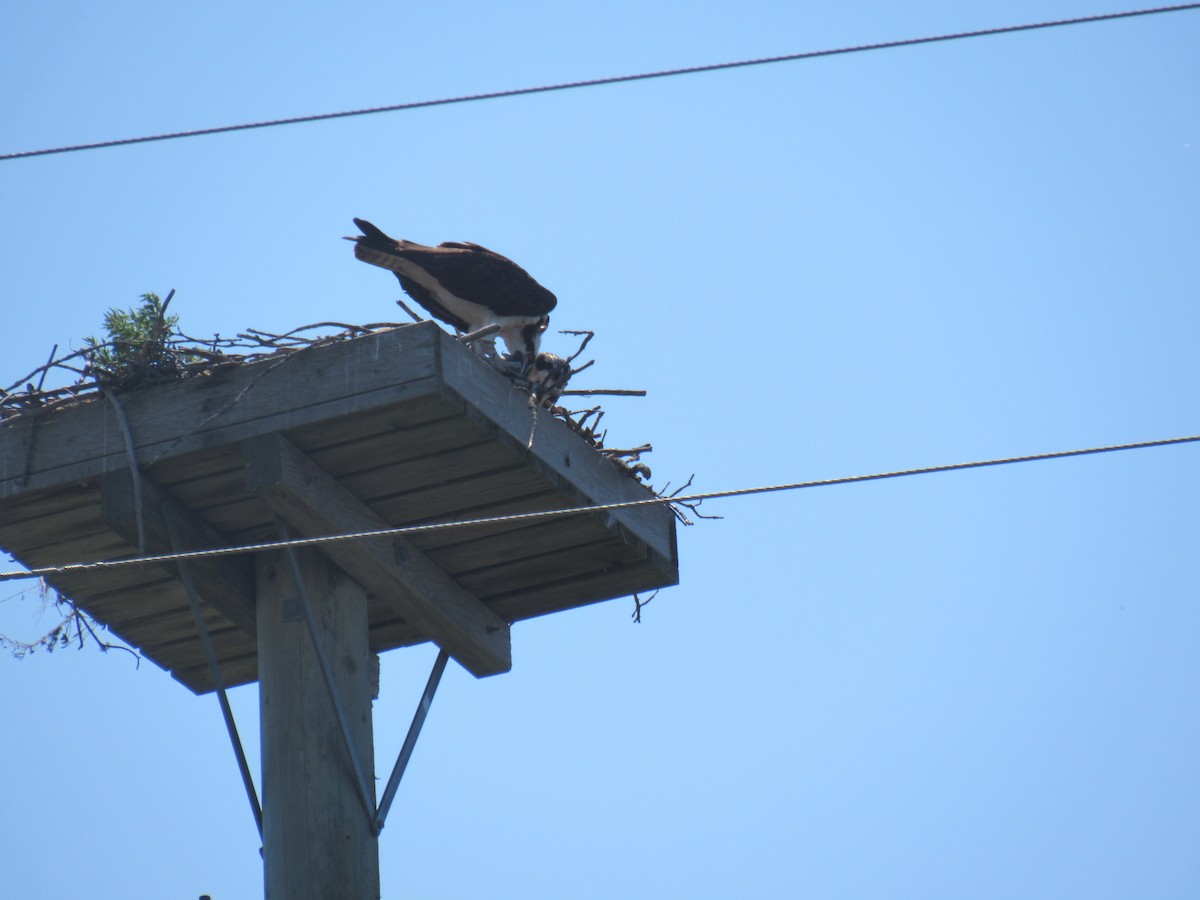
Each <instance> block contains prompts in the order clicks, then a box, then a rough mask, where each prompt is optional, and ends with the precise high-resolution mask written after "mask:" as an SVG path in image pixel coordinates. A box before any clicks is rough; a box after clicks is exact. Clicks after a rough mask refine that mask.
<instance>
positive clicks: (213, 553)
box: [0, 435, 1200, 582]
mask: <svg viewBox="0 0 1200 900" xmlns="http://www.w3.org/2000/svg"><path fill="white" fill-rule="evenodd" d="M1197 441H1200V435H1192V436H1188V437H1176V438H1165V439H1161V440H1154V441H1139V442H1137V443H1130V444H1112V445H1109V446H1105V447H1089V448H1086V449H1082V450H1057V451H1053V452H1050V453H1037V454H1033V455H1029V456H1008V457H1002V458H999V459H986V460H978V461H975V462H963V463H949V464H947V465H940V466H925V467H922V468H918V469H901V470H897V471H893V472H877V473H873V474H869V475H849V476H845V477H842V478H824V479H820V480H817V481H796V482H789V483H786V484H773V485H764V486H759V487H748V488H734V489H731V490H724V491H705V492H702V493H696V494H687V495H683V496H677V495H667V496H656V497H649V498H646V499H644V500H623V501H619V502H616V503H597V504H592V505H588V506H571V507H566V508H563V509H550V510H541V511H539V512H527V513H513V514H510V515H504V516H488V517H484V518H478V519H460V520H452V521H449V522H433V523H428V524H424V525H403V526H398V527H395V528H382V529H377V530H372V531H356V532H345V533H342V534H330V535H320V536H317V537H305V538H293V539H290V540H280V541H267V542H263V543H257V544H241V545H237V546H230V547H215V548H210V549H207V550H187V551H181V552H177V553H162V554H156V555H152V556H133V557H124V558H121V559H109V560H99V561H96V562H86V563H68V564H65V565H58V566H39V567H37V568H32V569H26V570H20V571H9V572H0V582H2V581H13V580H17V579H22V578H43V577H45V576H47V575H68V574H76V573H81V572H91V571H99V570H111V569H118V568H125V567H128V566H140V565H149V564H156V563H165V562H178V561H181V560H182V561H189V560H197V559H212V558H215V557H220V556H234V555H237V554H243V553H261V552H266V551H271V550H280V549H285V548H299V547H316V546H321V545H322V544H330V543H334V542H337V541H353V540H367V539H371V538H384V537H410V536H412V535H415V534H427V533H429V532H433V531H445V530H448V529H455V528H462V529H466V528H473V527H478V526H482V525H498V524H504V523H508V522H529V521H534V520H541V519H553V518H561V517H565V516H576V515H583V514H585V513H601V512H610V511H615V510H620V509H632V508H635V507H641V506H662V505H674V504H695V503H700V502H702V501H704V500H719V499H727V498H732V497H746V496H751V495H754V494H768V493H779V492H782V491H798V490H804V489H807V488H817V487H833V486H835V485H844V484H857V483H860V482H865V481H883V480H885V479H891V478H907V477H910V476H914V475H932V474H937V473H943V472H958V471H963V470H967V469H982V468H986V467H989V466H1007V465H1013V464H1016V463H1028V462H1041V461H1045V460H1052V459H1068V458H1071V457H1077V456H1089V455H1095V454H1101V453H1116V452H1120V451H1124V450H1145V449H1149V448H1151V447H1169V446H1172V445H1176V444H1189V443H1195V442H1197Z"/></svg>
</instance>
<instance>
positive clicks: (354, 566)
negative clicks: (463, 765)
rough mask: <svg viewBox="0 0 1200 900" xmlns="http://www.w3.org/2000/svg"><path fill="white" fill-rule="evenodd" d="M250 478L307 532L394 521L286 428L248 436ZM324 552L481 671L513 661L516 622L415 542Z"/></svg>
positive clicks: (341, 545) (335, 546)
mask: <svg viewBox="0 0 1200 900" xmlns="http://www.w3.org/2000/svg"><path fill="white" fill-rule="evenodd" d="M245 450H246V482H247V486H248V487H249V488H250V490H252V491H253V492H254V493H256V494H258V495H259V496H260V497H262V498H263V500H264V501H266V503H267V505H268V506H269V507H271V509H272V510H274V511H275V512H276V513H277V514H278V515H279V516H280V517H281V518H282V519H283V520H284V521H286V522H287V523H288V524H289V525H291V526H292V527H293V528H295V529H297V530H298V531H299V532H300V533H301V534H302V535H307V536H316V535H326V534H345V533H351V532H360V531H372V530H377V529H381V528H386V527H388V525H387V523H386V522H385V521H384V520H383V519H381V518H380V517H379V516H378V515H376V514H375V513H374V512H372V511H371V510H370V509H369V508H368V507H366V506H365V505H364V504H363V503H362V502H361V501H359V500H358V499H357V498H356V497H355V496H354V495H353V494H352V493H350V492H349V491H348V490H346V488H344V487H343V486H342V485H341V484H339V483H338V482H337V481H335V480H334V479H333V478H331V477H330V476H329V475H328V474H327V473H325V472H324V471H322V470H321V469H320V468H319V467H318V466H317V465H315V464H314V463H313V462H312V461H311V460H309V459H308V458H307V457H306V456H304V454H302V453H301V452H300V451H299V450H297V449H296V448H295V447H293V446H292V445H291V444H290V443H288V441H287V440H286V439H285V438H284V437H283V436H282V435H279V434H275V435H266V436H263V437H259V438H255V439H253V440H251V441H247V442H246V445H245ZM321 549H322V551H323V552H324V553H325V554H326V555H327V556H329V557H330V559H333V560H334V561H335V562H336V563H337V564H338V565H339V566H341V567H342V568H343V569H344V570H345V571H346V572H347V573H349V574H350V575H351V576H352V577H353V578H355V579H356V580H357V581H359V582H360V583H361V584H362V585H363V586H364V587H365V588H366V589H367V590H368V591H370V592H371V593H373V594H375V596H377V597H378V598H379V599H381V600H384V601H386V602H390V603H392V604H393V605H394V606H395V607H396V610H397V612H398V613H399V614H400V615H401V616H403V617H404V618H405V619H407V620H408V621H411V622H412V623H413V624H414V625H415V626H416V627H417V628H418V629H419V630H421V631H422V632H423V633H425V634H427V635H428V636H429V637H430V638H431V639H432V640H433V641H434V642H435V643H436V644H437V645H438V646H439V647H442V648H443V649H444V650H446V652H447V653H449V654H450V655H451V656H453V657H454V658H455V659H456V660H457V661H458V662H459V663H461V664H462V665H463V667H464V668H466V669H467V670H468V671H470V672H471V673H472V674H474V675H475V676H476V677H482V676H484V675H495V674H498V673H500V672H507V671H508V670H509V669H511V668H512V656H511V645H510V643H509V631H508V623H506V622H505V621H503V620H502V619H500V618H499V617H497V616H495V615H494V614H492V613H491V612H489V611H488V610H487V608H486V607H484V606H483V604H482V603H480V602H479V601H478V600H477V599H476V598H475V597H473V596H471V595H470V594H469V593H467V592H466V591H464V590H463V589H462V588H461V587H460V586H459V585H458V584H456V583H455V582H454V581H453V580H452V579H451V578H450V576H448V575H447V574H446V573H445V572H443V571H442V570H441V569H439V568H438V567H437V566H435V565H434V564H433V563H431V562H430V561H429V560H428V558H427V557H426V556H425V554H424V553H422V552H421V551H420V550H418V549H417V548H416V547H415V546H413V544H412V543H411V542H409V541H404V540H400V539H388V540H370V541H367V540H355V541H338V542H336V543H331V544H325V545H322V548H321Z"/></svg>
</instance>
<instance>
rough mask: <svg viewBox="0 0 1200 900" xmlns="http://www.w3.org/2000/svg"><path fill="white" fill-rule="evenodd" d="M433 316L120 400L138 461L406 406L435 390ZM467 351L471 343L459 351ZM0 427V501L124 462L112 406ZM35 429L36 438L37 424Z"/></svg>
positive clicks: (89, 407)
mask: <svg viewBox="0 0 1200 900" xmlns="http://www.w3.org/2000/svg"><path fill="white" fill-rule="evenodd" d="M439 333H441V329H439V328H438V327H437V325H436V324H435V323H433V322H425V323H419V324H416V325H412V326H404V327H401V328H396V329H393V330H392V331H386V332H380V333H378V334H373V335H368V336H365V337H362V338H358V339H357V340H352V341H344V342H341V343H335V344H329V345H326V346H323V347H320V348H315V349H313V350H301V351H298V352H296V353H293V354H291V355H289V356H276V357H270V358H267V359H264V360H261V361H259V362H256V363H250V364H247V365H243V366H240V367H238V368H235V369H227V370H223V371H222V372H220V373H219V374H218V375H215V376H213V377H212V378H194V379H188V380H187V381H179V382H172V383H170V384H164V385H157V386H154V387H152V388H148V389H145V390H138V391H130V392H129V393H126V394H123V395H122V397H121V402H122V406H123V408H124V410H125V413H126V417H127V418H128V421H129V425H130V429H131V431H132V433H133V437H134V442H135V445H136V447H135V452H136V455H137V458H138V462H139V464H140V465H141V466H142V467H143V468H145V469H149V467H150V466H152V465H153V464H155V463H157V462H160V461H165V460H166V459H169V458H171V457H179V456H183V455H185V454H188V453H192V452H196V451H198V450H204V449H210V448H213V447H218V446H221V445H223V444H229V443H233V442H236V441H238V440H241V439H243V438H246V437H251V436H253V435H255V434H264V433H269V432H272V431H275V430H277V429H280V428H297V427H300V426H302V425H305V424H309V423H313V422H320V421H323V420H327V419H331V418H336V417H340V416H345V415H351V414H353V413H357V412H362V411H365V410H370V409H377V408H380V407H384V406H391V405H395V404H399V403H403V402H405V401H407V400H409V399H411V398H416V397H419V396H423V395H427V394H431V393H433V392H435V391H436V389H437V379H436V377H435V376H434V373H435V370H436V356H437V353H438V349H437V348H438V345H437V334H439ZM460 349H465V348H460ZM35 418H36V425H35V423H34V421H33V420H26V419H25V417H21V418H19V419H17V420H16V421H14V422H11V423H8V424H5V425H4V427H2V428H0V498H7V497H11V496H16V495H19V494H22V493H25V492H27V491H37V490H43V489H47V488H54V487H58V486H61V485H64V484H68V483H72V482H82V481H88V480H91V479H94V478H97V477H99V476H100V475H101V474H103V473H104V472H106V471H113V470H115V469H118V468H121V467H123V466H125V465H127V462H126V447H125V441H124V438H123V436H122V429H121V428H120V426H119V424H118V422H117V419H116V414H115V412H114V410H113V408H112V404H109V403H85V404H81V405H80V406H78V407H73V408H70V409H65V410H60V411H58V412H56V413H55V415H53V416H39V417H35ZM35 427H36V428H37V435H36V439H34V435H33V429H34V428H35Z"/></svg>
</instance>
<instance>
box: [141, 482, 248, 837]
mask: <svg viewBox="0 0 1200 900" xmlns="http://www.w3.org/2000/svg"><path fill="white" fill-rule="evenodd" d="M162 516H163V521H164V522H165V523H166V526H167V534H168V535H169V536H170V539H171V547H172V549H173V550H174V552H176V553H178V552H179V551H180V550H181V549H182V548H181V547H180V546H179V533H178V529H177V528H176V525H175V516H174V515H173V514H172V512H171V510H170V508H169V507H168V506H167V505H166V504H165V503H164V504H163V506H162ZM176 565H178V566H179V579H180V581H182V582H183V589H184V591H185V592H186V593H187V598H188V603H189V604H190V605H191V607H192V616H193V617H194V618H195V619H196V631H197V632H198V633H199V635H200V646H201V647H203V648H204V656H205V658H206V659H207V660H208V667H209V669H210V670H211V672H212V678H213V685H214V686H215V687H216V692H217V700H218V701H219V702H220V704H221V715H222V716H223V717H224V719H225V730H226V731H228V732H229V741H230V743H232V744H233V753H234V755H235V756H236V757H237V763H238V770H239V771H240V772H241V773H242V785H243V786H244V787H245V788H246V799H248V800H249V801H250V810H251V811H252V812H253V813H254V824H255V825H256V826H258V836H259V838H260V839H261V838H262V834H263V817H262V805H261V804H260V803H259V802H258V793H257V792H256V791H255V789H254V779H253V778H252V777H251V776H250V766H249V764H248V763H247V762H246V751H245V750H243V749H242V740H241V738H240V737H239V736H238V730H237V723H236V722H235V721H234V719H233V709H232V708H231V707H230V706H229V695H228V694H227V693H226V692H225V682H224V681H222V679H221V668H220V666H218V665H217V654H216V651H215V650H213V645H212V636H211V635H210V634H209V633H208V624H207V623H206V622H205V621H204V613H203V612H202V611H201V609H200V597H199V595H198V594H197V592H196V582H195V579H193V578H192V572H191V569H190V568H189V567H188V564H187V562H186V561H184V560H182V559H181V560H179V561H178V562H177V563H176Z"/></svg>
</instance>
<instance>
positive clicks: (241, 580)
mask: <svg viewBox="0 0 1200 900" xmlns="http://www.w3.org/2000/svg"><path fill="white" fill-rule="evenodd" d="M135 496H136V494H135V491H134V489H133V475H132V473H131V472H129V471H128V470H123V471H122V470H118V471H115V472H109V473H108V474H106V475H104V476H102V477H101V479H100V509H101V515H102V517H103V519H104V522H105V523H106V524H107V525H108V526H109V527H110V528H112V530H113V531H115V532H116V533H117V534H119V535H120V536H121V537H122V538H124V539H125V540H126V541H128V542H129V543H130V544H132V545H133V546H135V547H136V546H137V542H138V527H137V522H138V513H137V507H136V503H135ZM141 501H142V509H141V518H142V526H143V532H144V537H145V540H146V553H148V554H161V553H171V552H173V551H175V550H206V549H210V548H213V547H228V546H229V543H230V542H229V539H228V538H227V537H225V536H224V535H222V534H219V533H217V532H216V531H214V530H213V529H212V528H210V527H209V526H208V525H206V524H205V523H204V521H203V520H201V519H200V518H199V517H198V516H197V515H196V514H195V513H193V512H192V511H191V510H190V509H188V508H187V507H186V506H184V505H183V504H182V503H179V502H178V501H177V500H175V499H174V498H173V497H171V495H170V494H168V493H167V492H166V491H164V490H163V489H162V488H160V487H159V486H158V485H157V484H155V483H154V482H153V481H151V480H150V479H149V478H146V477H145V476H142V478H141ZM164 515H170V516H171V517H172V518H173V519H174V521H175V527H176V530H177V533H178V535H179V540H180V542H181V544H182V546H180V547H173V546H172V545H171V538H170V536H169V534H168V531H167V522H166V519H165V518H164ZM188 565H189V566H190V568H191V570H192V578H193V579H194V580H195V583H196V589H197V590H198V591H199V593H200V598H201V600H202V601H203V602H204V603H205V604H206V605H208V606H212V607H213V608H214V609H216V610H218V611H219V612H220V613H221V614H222V615H223V616H225V618H227V619H228V620H229V621H230V622H232V623H234V624H235V625H237V626H238V627H239V628H241V629H242V630H243V631H245V632H246V633H247V634H250V635H253V634H254V633H255V628H256V627H257V626H256V625H255V616H254V575H253V568H252V565H251V563H250V560H249V559H247V558H246V557H236V556H225V557H219V558H216V559H197V560H193V561H192V562H190V563H189V564H188ZM164 568H165V569H166V571H168V572H171V573H172V574H174V568H175V567H174V565H173V564H165V565H164Z"/></svg>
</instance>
